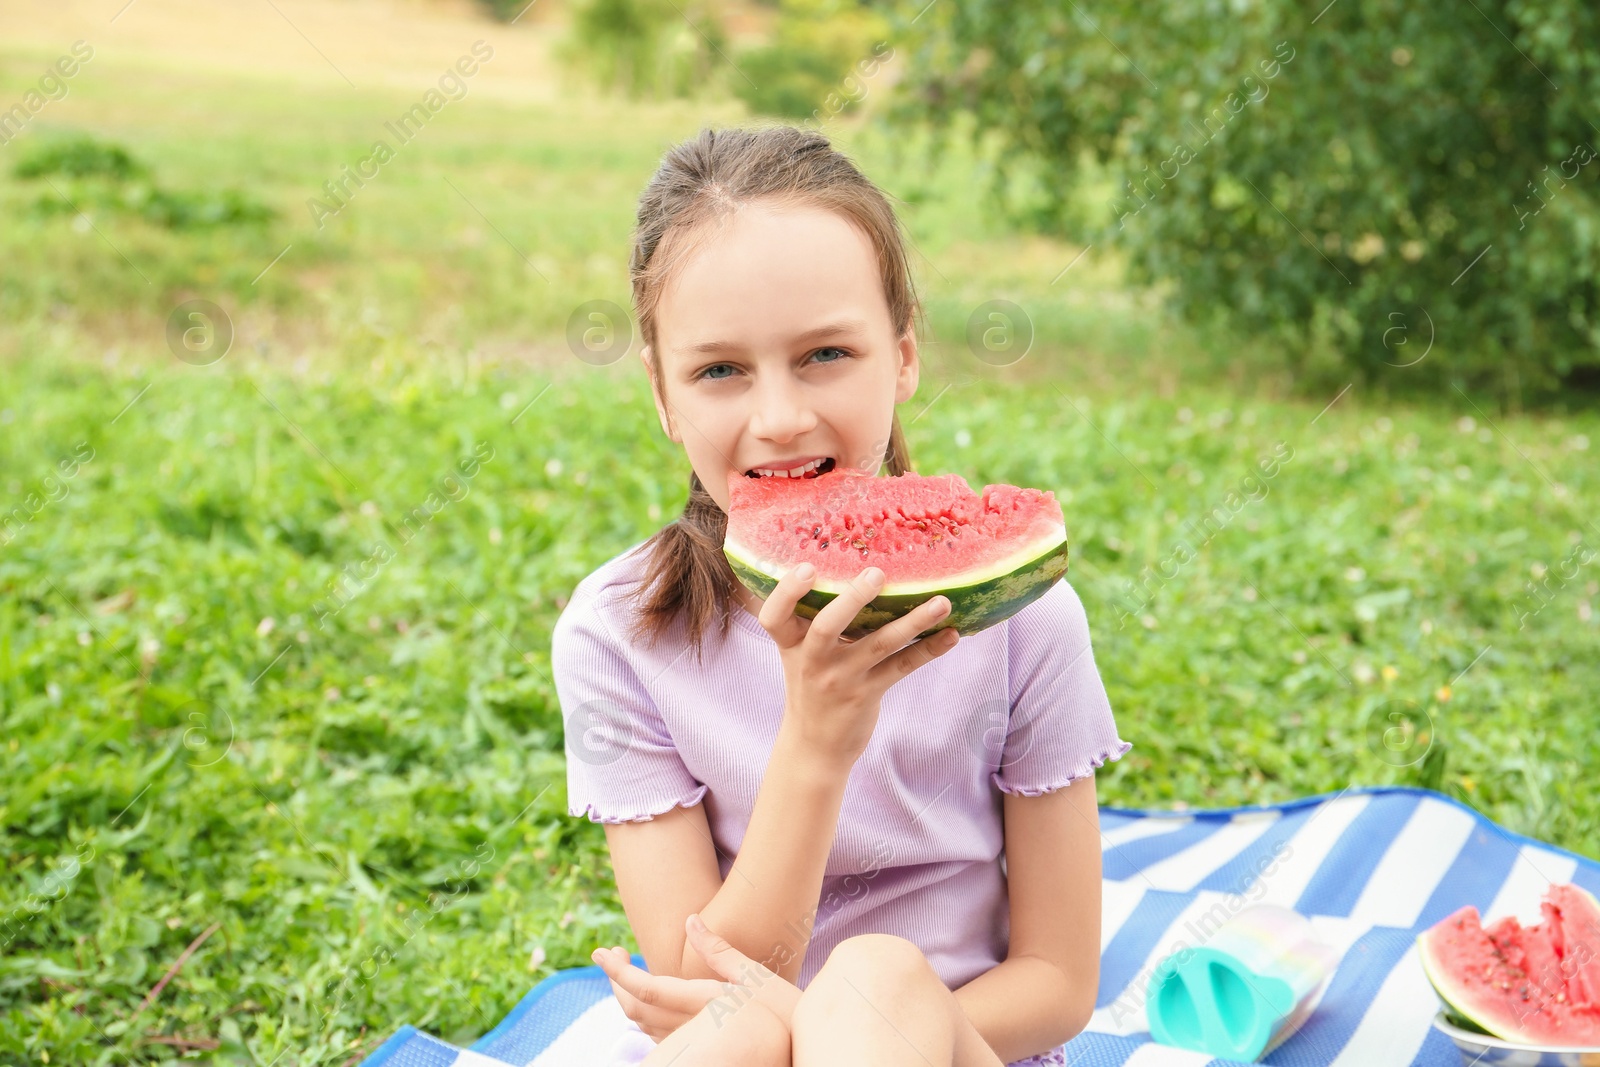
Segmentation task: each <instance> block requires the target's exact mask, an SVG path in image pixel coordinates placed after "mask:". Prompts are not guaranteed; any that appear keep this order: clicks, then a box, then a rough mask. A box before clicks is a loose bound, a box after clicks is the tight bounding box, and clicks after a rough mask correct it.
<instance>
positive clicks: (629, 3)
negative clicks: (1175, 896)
mask: <svg viewBox="0 0 1600 1067" xmlns="http://www.w3.org/2000/svg"><path fill="white" fill-rule="evenodd" d="M572 12H573V13H572V29H571V32H570V34H569V35H568V36H567V37H566V38H565V39H564V40H563V41H562V43H561V45H560V47H559V49H558V54H559V56H560V58H561V59H562V60H563V62H564V63H565V65H566V67H567V69H568V70H569V71H570V72H572V73H574V74H577V75H580V76H583V77H587V78H591V79H593V80H595V81H597V82H599V84H601V85H603V86H605V87H606V88H608V89H612V90H615V91H618V92H621V93H623V94H625V95H626V96H627V97H629V98H630V99H641V98H665V97H690V96H697V95H700V94H702V93H704V92H706V91H708V90H710V89H712V88H713V87H714V86H716V85H718V84H720V80H719V77H718V76H717V74H718V71H719V69H720V68H721V67H722V66H724V65H725V61H724V60H725V56H726V55H727V52H728V48H729V42H728V35H727V32H726V30H725V29H724V28H723V24H722V19H721V17H720V15H719V11H718V5H717V4H716V2H715V0H690V2H686V3H681V4H680V3H676V2H675V0H578V3H576V4H574V6H573V9H572Z"/></svg>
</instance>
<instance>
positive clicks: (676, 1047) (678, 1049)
mask: <svg viewBox="0 0 1600 1067" xmlns="http://www.w3.org/2000/svg"><path fill="white" fill-rule="evenodd" d="M668 1064H671V1065H672V1067H790V1060H789V1027H788V1025H787V1024H786V1023H785V1022H784V1021H783V1020H782V1019H781V1018H779V1017H778V1015H777V1014H775V1013H774V1012H773V1011H772V1009H771V1008H769V1007H767V1006H766V1005H765V1004H762V1003H761V1002H760V1001H757V1000H750V1001H747V1002H745V1003H743V1004H738V1005H737V1006H735V1005H733V1004H731V1003H729V1002H728V1001H726V1000H725V998H723V997H718V998H717V999H716V1000H713V1001H712V1002H711V1003H709V1004H707V1005H706V1006H705V1007H704V1008H702V1009H700V1013H699V1014H698V1015H696V1016H695V1017H694V1018H693V1019H690V1020H689V1021H688V1022H686V1023H684V1024H683V1025H682V1026H680V1027H678V1028H677V1029H676V1030H674V1031H673V1032H672V1033H670V1034H668V1035H667V1038H666V1040H665V1041H662V1042H661V1043H660V1044H659V1045H657V1046H656V1047H655V1049H654V1050H652V1051H651V1053H650V1055H648V1056H646V1057H645V1058H644V1063H643V1064H641V1067H667V1065H668Z"/></svg>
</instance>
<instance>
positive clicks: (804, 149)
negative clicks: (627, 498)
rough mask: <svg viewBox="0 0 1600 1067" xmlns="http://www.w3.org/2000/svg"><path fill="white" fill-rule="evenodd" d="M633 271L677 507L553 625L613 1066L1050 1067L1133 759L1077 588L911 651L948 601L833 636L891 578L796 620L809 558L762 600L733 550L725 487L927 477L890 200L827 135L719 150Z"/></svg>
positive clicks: (1088, 994)
mask: <svg viewBox="0 0 1600 1067" xmlns="http://www.w3.org/2000/svg"><path fill="white" fill-rule="evenodd" d="M631 268H632V277H633V299H634V307H635V313H636V315H637V318H638V322H639V329H640V334H641V336H642V339H643V341H644V345H643V348H642V351H641V353H640V355H641V359H642V361H643V363H644V366H645V369H646V371H647V372H648V374H649V379H650V383H651V390H652V393H653V396H654V402H655V408H656V413H657V416H658V418H659V420H660V423H661V427H662V429H663V431H664V432H665V433H666V434H667V436H668V437H669V438H670V439H671V440H672V441H674V442H675V443H678V444H680V445H682V447H683V449H684V452H685V453H686V455H687V457H688V461H689V466H690V467H691V469H692V472H693V473H692V474H691V475H690V478H689V486H690V493H689V500H688V503H687V505H686V506H685V508H684V512H683V515H682V516H681V517H680V518H679V519H677V520H676V521H675V522H672V523H670V524H669V525H667V526H666V527H665V528H664V529H662V530H661V531H659V532H658V533H656V534H655V535H654V536H653V537H651V538H650V539H649V540H647V541H645V542H642V543H641V544H638V545H635V546H633V547H632V548H630V549H629V550H627V551H625V552H623V553H622V554H620V555H618V556H615V557H613V558H612V559H611V560H609V561H608V562H606V563H605V564H603V565H602V566H600V567H599V569H597V570H596V571H595V572H594V573H592V574H590V575H589V576H588V577H587V578H585V579H584V580H583V581H582V582H580V583H579V585H578V587H577V589H576V591H575V592H574V594H573V596H572V598H571V600H570V602H569V603H568V605H567V607H566V609H565V611H564V612H563V613H562V615H561V617H560V619H559V620H558V622H557V624H556V627H555V630H554V632H553V636H552V663H553V668H554V671H555V682H556V689H557V695H558V696H559V698H560V701H561V705H562V708H563V711H564V715H565V719H566V746H567V767H568V782H567V787H568V801H569V811H570V813H571V814H572V815H574V816H578V815H587V817H588V818H589V819H591V820H592V821H595V822H600V823H603V824H605V833H606V842H607V846H608V848H609V850H610V854H611V861H612V866H613V869H614V871H615V875H616V880H617V890H618V894H619V896H620V898H621V901H622V905H623V908H624V910H625V911H626V913H627V916H628V922H629V925H630V926H631V927H632V929H633V932H634V935H635V937H636V938H637V939H638V942H639V947H640V950H641V951H642V953H643V955H644V958H645V961H646V963H647V964H648V967H649V970H648V972H647V971H645V970H642V969H640V968H638V967H635V966H633V965H632V963H631V962H630V960H629V957H628V954H627V953H626V952H624V951H623V950H622V949H621V948H613V949H610V950H609V951H608V950H597V951H596V953H595V956H594V958H595V960H596V962H598V963H599V964H600V966H601V967H602V968H603V969H604V970H605V972H606V974H607V975H608V976H609V977H610V978H611V982H612V988H613V990H614V992H615V995H616V997H617V999H618V1001H619V1002H620V1004H621V1006H622V1008H623V1011H624V1012H625V1013H626V1014H627V1016H628V1017H629V1019H630V1020H632V1022H633V1024H634V1025H635V1026H636V1027H637V1029H638V1031H639V1032H640V1033H641V1034H642V1035H648V1038H650V1039H653V1040H654V1041H656V1042H660V1044H658V1045H652V1044H651V1042H650V1041H648V1040H647V1041H644V1042H643V1044H644V1046H645V1049H644V1050H641V1051H639V1052H636V1053H629V1052H628V1051H627V1049H626V1048H624V1047H623V1045H624V1044H625V1042H623V1043H619V1047H618V1048H617V1049H614V1050H611V1053H610V1055H611V1062H624V1061H626V1062H632V1061H633V1060H636V1059H637V1058H638V1057H639V1056H640V1055H644V1052H645V1051H648V1055H645V1056H644V1062H645V1063H646V1064H648V1065H651V1067H654V1065H656V1064H663V1065H664V1064H667V1063H675V1064H677V1065H678V1067H698V1065H721V1064H729V1065H734V1064H737V1065H758V1067H765V1065H769V1064H770V1065H780V1067H788V1065H789V1064H791V1063H793V1064H797V1065H801V1067H810V1065H813V1064H826V1065H828V1067H834V1065H843V1064H856V1063H861V1064H868V1063H870V1064H873V1065H875V1067H878V1065H884V1064H902V1063H903V1064H918V1065H923V1064H929V1065H933V1067H946V1065H952V1067H980V1065H981V1067H1003V1065H1006V1064H1010V1065H1012V1067H1016V1065H1018V1064H1047V1063H1054V1064H1060V1063H1064V1062H1065V1060H1064V1056H1063V1051H1062V1044H1063V1043H1064V1042H1065V1041H1067V1040H1068V1039H1069V1038H1071V1037H1072V1036H1073V1035H1075V1034H1077V1033H1078V1031H1079V1030H1081V1029H1082V1028H1083V1026H1084V1024H1085V1023H1086V1022H1087V1020H1088V1018H1089V1015H1090V1011H1091V1009H1092V1007H1093V1004H1094V1000H1095V992H1096V984H1097V981H1098V972H1099V949H1100V938H1099V933H1100V841H1099V823H1098V816H1097V809H1096V805H1095V792H1094V771H1095V768H1097V767H1099V766H1101V765H1102V764H1103V763H1104V762H1105V761H1106V760H1107V759H1117V758H1119V757H1121V756H1122V755H1123V754H1124V753H1125V752H1126V751H1127V750H1128V749H1129V748H1130V747H1132V746H1130V745H1129V744H1128V743H1126V742H1124V741H1122V740H1120V739H1119V738H1118V736H1117V731H1116V725H1115V723H1114V721H1113V719H1112V714H1111V708H1110V705H1109V703H1108V702H1107V699H1106V694H1105V689H1104V687H1103V686H1102V684H1101V682H1100V677H1099V674H1098V673H1097V671H1096V669H1095V664H1094V657H1093V654H1092V653H1091V651H1090V644H1089V629H1088V623H1087V620H1086V618H1085V614H1084V609H1083V605H1082V604H1081V603H1080V601H1079V599H1078V597H1077V594H1076V593H1075V592H1074V591H1073V589H1072V587H1071V586H1070V585H1068V584H1067V582H1065V581H1062V582H1059V583H1057V584H1056V585H1055V586H1053V587H1052V588H1051V590H1050V592H1049V593H1048V594H1046V595H1045V596H1043V597H1041V598H1040V599H1039V600H1037V601H1035V602H1034V603H1033V604H1030V605H1029V606H1028V607H1027V608H1025V609H1023V610H1022V611H1021V612H1019V613H1018V614H1016V615H1015V616H1013V617H1012V618H1010V619H1008V620H1007V621H1005V622H1003V623H1000V624H998V625H995V626H992V627H989V628H988V629H986V630H984V631H982V632H980V633H977V634H974V635H972V636H970V637H966V638H962V637H959V635H957V634H956V633H955V632H953V631H951V630H948V629H947V630H945V631H942V632H941V633H939V634H937V635H935V636H932V637H929V638H926V639H923V640H915V638H916V635H917V634H918V633H920V632H921V631H923V630H926V629H928V628H929V627H931V626H932V625H934V624H935V623H936V622H937V621H938V620H939V619H940V618H942V617H943V616H944V615H945V614H946V613H947V612H948V610H949V603H948V601H947V600H946V599H945V598H944V597H934V598H932V599H930V600H929V601H928V602H927V603H926V604H923V605H921V606H920V607H918V608H917V609H916V610H915V611H913V612H912V613H911V614H909V615H907V616H905V617H904V618H902V619H899V620H897V621H896V622H894V623H891V624H889V625H887V626H885V627H883V628H881V629H880V630H878V631H876V632H874V633H872V634H870V635H868V636H867V637H864V638H862V639H860V640H857V641H848V640H845V639H843V638H842V637H841V632H842V630H843V629H844V627H845V625H846V624H847V622H848V621H849V620H850V619H851V618H852V617H853V616H854V615H855V613H856V612H857V611H858V610H859V609H860V608H861V607H862V605H864V604H865V603H866V602H867V601H869V600H871V599H872V597H873V596H874V595H875V593H876V591H877V589H878V587H879V586H880V585H881V581H882V574H881V572H879V571H877V570H876V568H867V569H866V570H864V571H863V572H862V573H861V575H860V576H859V578H857V579H855V580H854V581H853V582H852V589H851V591H849V592H847V593H844V594H842V595H840V596H839V597H838V598H837V599H836V600H835V601H834V602H833V603H832V604H830V605H829V606H828V607H827V608H826V609H824V610H823V611H822V612H821V613H819V614H818V615H817V617H816V618H815V619H814V620H812V621H810V622H807V621H806V620H804V619H802V618H800V617H798V616H796V615H795V613H794V606H795V604H796V602H797V601H798V600H799V598H800V597H801V596H802V595H804V593H805V592H806V591H807V590H808V589H809V588H810V582H811V581H812V579H813V577H814V575H813V574H812V573H811V572H810V569H809V568H807V567H799V568H796V569H795V571H793V572H791V573H790V574H788V575H786V576H785V577H784V578H783V580H782V581H781V582H780V583H779V585H778V587H777V589H775V590H774V591H773V593H772V594H771V595H770V596H768V597H767V598H766V600H765V601H763V600H761V599H760V598H758V597H756V596H754V595H752V594H751V593H749V592H748V591H747V590H746V589H745V588H744V587H743V586H742V585H740V584H739V582H738V581H737V580H736V579H735V578H734V575H733V572H732V570H731V569H730V568H729V566H728V563H727V561H726V559H725V557H724V556H723V554H722V551H721V545H722V538H723V531H724V529H725V526H726V522H727V507H728V495H729V491H728V486H729V480H730V479H731V478H745V477H786V476H787V477H799V476H803V474H804V472H808V471H810V470H812V469H815V470H817V471H819V472H823V473H825V472H826V471H828V470H832V469H833V468H834V467H837V466H841V465H845V464H850V465H855V466H858V467H861V468H863V469H865V470H866V471H868V472H869V473H871V474H878V473H879V472H880V468H881V467H882V466H883V465H885V464H887V466H888V469H889V473H890V474H891V475H899V474H902V473H905V472H906V471H908V470H909V469H910V467H909V461H908V459H907V456H906V447H905V438H904V435H903V433H902V431H901V428H900V423H899V420H898V418H897V416H896V414H895V410H894V409H895V405H897V404H900V403H903V402H905V401H906V400H909V399H910V398H911V396H912V394H913V393H914V392H915V391H916V388H917V377H918V372H919V367H920V364H919V362H918V353H917V338H916V331H915V329H914V328H913V325H912V319H913V317H914V316H916V315H917V314H918V312H919V307H918V302H917V299H916V296H915V294H914V292H913V289H912V283H911V278H910V270H909V265H908V262H907V257H906V250H905V244H904V240H903V237H902V234H901V230H900V227H899V223H898V221H897V219H896V218H895V215H894V212H893V209H892V208H891V207H890V205H889V203H888V201H887V199H886V198H885V196H884V195H883V193H882V192H880V191H879V190H878V189H877V188H876V187H875V186H874V185H873V184H872V183H871V182H870V181H868V180H867V179H866V178H865V177H863V176H862V175H861V173H860V172H859V171H858V170H857V169H856V168H855V167H854V166H853V165H852V164H851V163H850V161H849V160H847V159H846V158H845V157H844V156H843V155H841V154H840V153H838V152H837V151H835V150H834V149H833V148H832V147H831V146H830V145H829V143H828V141H827V140H826V139H825V138H824V137H823V136H822V135H821V134H819V133H816V132H814V131H810V130H801V129H795V128H790V127H782V126H779V127H771V128H762V129H733V130H715V131H714V130H703V131H702V132H701V133H700V135H699V136H697V137H695V138H694V139H693V140H691V141H688V142H686V143H684V144H681V145H679V146H677V147H675V148H673V149H672V150H671V151H670V152H668V153H667V155H666V157H665V159H664V160H663V162H662V165H661V167H660V169H659V170H658V171H657V173H656V174H655V176H654V177H653V178H652V179H651V181H650V184H649V186H648V187H647V188H646V189H645V192H644V195H643V197H642V198H641V200H640V204H639V213H638V228H637V230H636V233H635V237H634V247H633V253H632V263H631ZM690 653H693V656H691V655H690ZM636 1036H637V1035H636Z"/></svg>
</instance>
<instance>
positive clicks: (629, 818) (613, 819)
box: [567, 785, 710, 823]
mask: <svg viewBox="0 0 1600 1067" xmlns="http://www.w3.org/2000/svg"><path fill="white" fill-rule="evenodd" d="M709 788H710V786H704V785H702V786H701V787H700V788H699V789H696V790H695V791H694V793H693V794H691V795H690V796H689V797H688V798H687V799H684V800H669V801H668V802H667V803H665V804H663V805H661V806H660V807H659V808H656V809H655V810H654V811H645V812H640V813H638V814H635V815H608V814H606V813H604V812H602V811H599V810H597V809H596V808H595V806H594V805H593V804H585V805H584V806H583V807H582V809H577V808H573V807H568V808H567V814H568V815H574V816H577V815H583V816H587V817H588V819H589V821H590V822H598V823H622V822H649V821H650V820H651V819H653V818H655V817H656V816H657V815H661V814H663V813H665V812H668V811H671V810H672V809H673V808H692V807H694V806H695V805H696V804H698V803H700V801H701V800H702V799H703V798H704V797H705V795H706V790H707V789H709Z"/></svg>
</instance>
